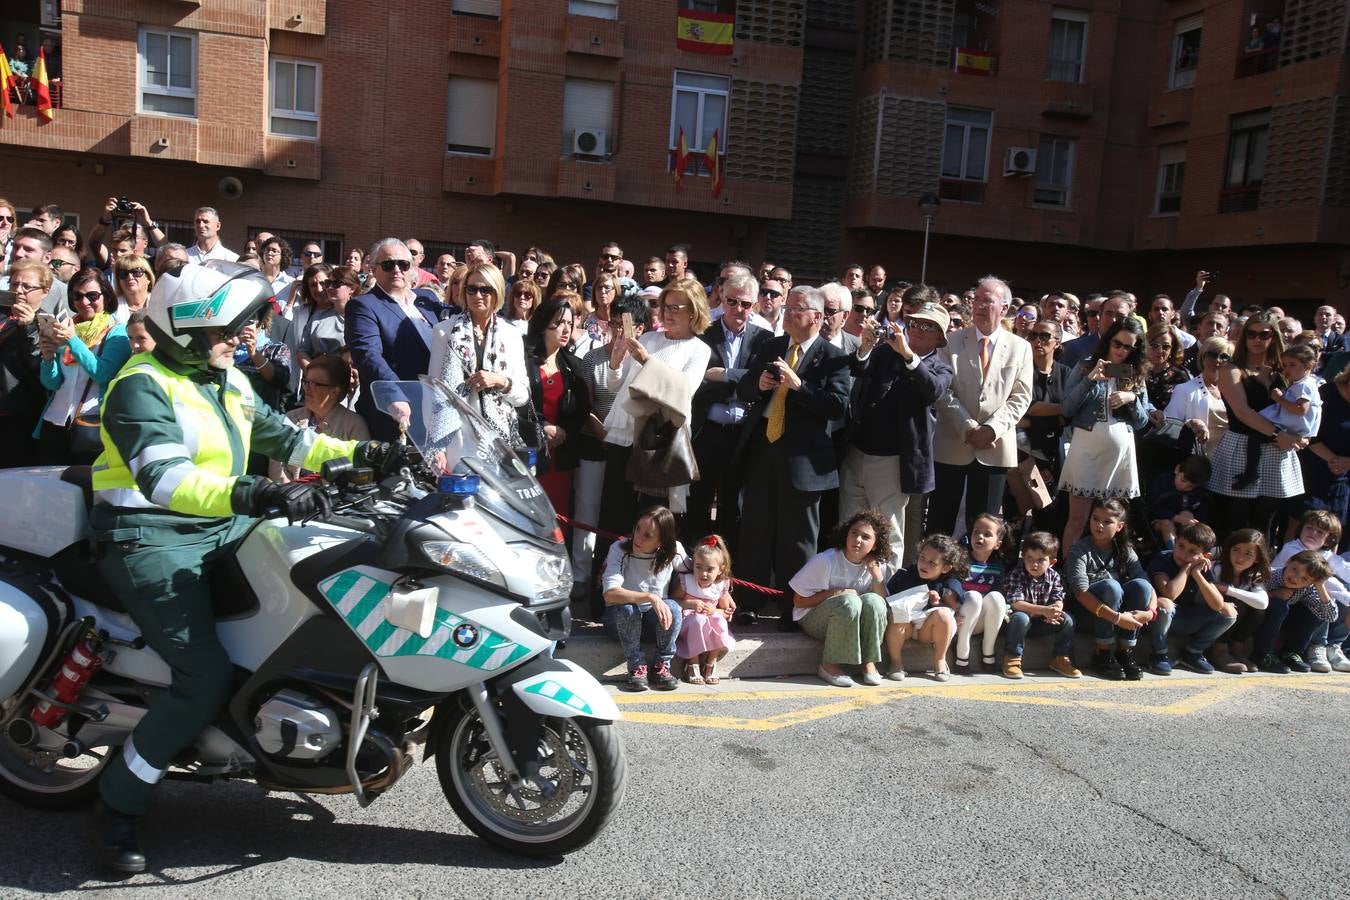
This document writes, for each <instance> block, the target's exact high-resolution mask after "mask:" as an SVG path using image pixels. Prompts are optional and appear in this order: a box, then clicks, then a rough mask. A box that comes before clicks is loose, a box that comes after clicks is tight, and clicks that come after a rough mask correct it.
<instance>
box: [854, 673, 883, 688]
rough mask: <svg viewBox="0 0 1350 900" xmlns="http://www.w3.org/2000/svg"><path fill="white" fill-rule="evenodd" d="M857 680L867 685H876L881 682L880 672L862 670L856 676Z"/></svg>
mask: <svg viewBox="0 0 1350 900" xmlns="http://www.w3.org/2000/svg"><path fill="white" fill-rule="evenodd" d="M858 680H859V681H861V682H862V683H863V684H865V685H867V686H868V687H876V686H877V685H879V684H881V673H880V672H864V673H862V675H860V676H859V677H858Z"/></svg>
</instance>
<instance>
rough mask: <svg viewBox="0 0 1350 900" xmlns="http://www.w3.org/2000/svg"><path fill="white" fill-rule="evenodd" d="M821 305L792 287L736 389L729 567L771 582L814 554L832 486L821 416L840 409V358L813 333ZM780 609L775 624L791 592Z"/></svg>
mask: <svg viewBox="0 0 1350 900" xmlns="http://www.w3.org/2000/svg"><path fill="white" fill-rule="evenodd" d="M824 309H825V300H824V297H823V296H822V295H821V293H820V291H819V290H817V289H816V288H813V287H806V286H804V285H803V286H798V287H794V288H793V289H792V290H791V291H790V292H789V293H788V296H787V304H786V306H785V308H784V312H783V330H784V333H783V334H782V335H781V336H780V337H776V338H774V339H773V340H771V341H765V342H764V343H763V344H761V345H760V348H759V350H758V351H757V352H756V353H755V356H754V357H753V358H752V359H751V360H750V364H749V366H748V368H747V370H746V374H745V377H743V378H742V379H741V381H740V383H739V384H738V385H737V387H736V393H737V396H738V397H739V398H740V400H741V402H742V403H745V404H746V406H747V411H746V415H745V421H746V427H745V428H743V429H742V431H741V435H740V444H739V448H738V449H739V458H740V460H741V462H742V464H743V466H744V478H743V482H742V484H743V491H742V495H741V528H740V541H739V542H738V545H737V551H736V574H737V575H738V576H740V577H742V578H747V579H749V580H751V581H754V582H756V583H758V584H765V585H771V586H773V587H777V588H786V587H787V583H788V581H789V580H790V579H791V578H792V576H793V575H795V574H797V571H798V570H799V569H801V567H802V566H804V565H805V564H806V561H807V560H808V559H810V558H811V556H812V554H814V553H815V552H816V539H817V537H818V536H819V531H820V496H821V493H822V492H824V491H827V490H829V489H831V488H837V487H838V486H839V464H838V460H837V459H836V457H835V452H834V441H833V440H832V439H831V437H830V420H831V419H837V418H840V417H842V416H843V415H844V413H845V411H846V410H847V409H848V391H849V369H848V365H849V357H848V355H847V354H845V353H844V351H843V350H840V349H839V348H838V347H835V346H834V345H832V344H831V343H830V342H829V341H826V340H824V339H823V338H821V337H820V324H821V321H822V319H823V318H824ZM790 596H791V595H790V594H789V595H788V597H790ZM746 599H749V598H748V597H747V598H746ZM779 611H780V614H781V616H782V618H781V619H780V620H779V622H780V624H779V627H780V629H782V630H791V629H793V628H794V627H795V623H794V621H793V618H792V604H791V601H790V599H787V600H783V601H780V603H779Z"/></svg>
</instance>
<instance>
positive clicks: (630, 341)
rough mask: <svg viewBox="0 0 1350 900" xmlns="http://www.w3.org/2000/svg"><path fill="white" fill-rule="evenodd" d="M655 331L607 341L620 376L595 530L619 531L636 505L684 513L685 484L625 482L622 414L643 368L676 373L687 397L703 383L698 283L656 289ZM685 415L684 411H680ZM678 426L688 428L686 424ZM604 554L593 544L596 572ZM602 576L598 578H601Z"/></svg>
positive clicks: (703, 313) (626, 435) (627, 433)
mask: <svg viewBox="0 0 1350 900" xmlns="http://www.w3.org/2000/svg"><path fill="white" fill-rule="evenodd" d="M656 309H657V314H658V315H659V316H660V321H661V325H662V330H661V331H649V332H647V333H645V334H643V335H642V336H641V337H638V338H624V337H622V336H620V335H616V336H615V338H614V340H613V341H612V342H611V343H610V356H609V367H610V369H611V371H613V372H614V373H615V374H617V375H620V376H621V377H622V382H621V383H620V385H619V392H618V394H617V395H616V396H615V398H614V405H613V406H612V407H610V411H609V415H608V416H606V417H605V487H604V491H603V492H602V494H601V496H602V498H603V499H602V501H601V504H600V521H599V523H598V524H599V525H600V527H601V528H603V529H605V530H607V531H611V532H623V531H624V530H625V529H627V528H628V527H629V526H630V525H631V524H632V522H633V520H634V518H635V517H636V516H637V511H638V507H639V501H645V503H647V504H650V503H653V502H657V503H659V502H662V501H663V500H664V501H665V504H666V505H667V506H668V507H669V508H670V509H671V511H673V512H675V513H683V512H684V511H685V501H686V498H687V497H688V494H689V485H687V484H684V485H678V486H676V487H672V488H669V489H666V488H660V489H655V488H649V489H646V490H644V489H643V488H642V486H641V485H634V484H632V483H631V482H630V481H629V480H628V458H629V456H630V455H631V454H632V448H633V439H634V433H633V432H634V424H635V423H634V420H633V416H632V415H631V414H630V413H629V412H628V409H627V400H628V396H629V385H631V384H632V382H633V379H634V378H635V377H636V376H637V374H638V372H640V371H642V369H643V368H644V367H645V366H650V365H661V366H666V367H667V368H669V369H672V370H674V371H676V372H679V373H680V374H681V375H682V376H683V377H684V378H685V380H686V381H687V383H688V386H689V396H690V398H692V397H693V395H694V391H696V390H697V389H698V386H699V385H700V384H701V383H702V382H703V373H704V372H706V371H707V369H708V357H709V355H710V353H711V351H710V350H709V348H708V345H707V344H705V343H704V342H703V341H701V340H699V337H698V336H699V335H700V334H702V333H703V332H704V330H705V329H707V327H708V325H709V324H711V321H712V320H711V318H710V317H709V315H708V297H707V294H705V293H704V291H703V285H701V284H699V283H698V280H697V279H694V278H682V279H680V280H678V281H675V282H672V283H671V284H669V285H667V286H666V287H665V289H663V290H662V291H661V297H660V299H659V300H658V301H657V305H656ZM685 413H686V417H687V415H688V413H689V410H685ZM684 427H685V428H686V429H688V428H689V424H688V422H686V423H685V425H684ZM608 552H609V542H608V541H604V540H597V541H596V548H595V557H594V558H595V562H596V565H597V568H598V567H599V565H600V564H601V563H603V561H604V559H605V554H606V553H608ZM602 577H603V575H602Z"/></svg>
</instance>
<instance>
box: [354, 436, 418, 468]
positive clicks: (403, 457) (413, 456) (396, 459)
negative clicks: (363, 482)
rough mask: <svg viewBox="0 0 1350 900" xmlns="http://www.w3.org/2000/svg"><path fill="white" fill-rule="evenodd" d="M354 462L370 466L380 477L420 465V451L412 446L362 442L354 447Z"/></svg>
mask: <svg viewBox="0 0 1350 900" xmlns="http://www.w3.org/2000/svg"><path fill="white" fill-rule="evenodd" d="M355 461H356V463H357V464H358V465H362V466H370V467H371V468H373V469H374V470H375V471H376V472H378V473H379V474H380V476H381V477H384V476H387V475H392V474H394V473H395V472H397V471H398V470H399V469H402V468H403V467H404V466H409V467H412V466H419V465H421V464H422V451H420V450H418V449H417V448H416V447H414V446H413V445H412V444H387V443H385V442H384V441H363V442H361V443H360V444H358V445H357V447H356V454H355Z"/></svg>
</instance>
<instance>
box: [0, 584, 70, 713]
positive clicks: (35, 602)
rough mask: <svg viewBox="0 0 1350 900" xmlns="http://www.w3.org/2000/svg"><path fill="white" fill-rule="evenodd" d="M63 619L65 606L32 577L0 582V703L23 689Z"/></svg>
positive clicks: (60, 627) (48, 647)
mask: <svg viewBox="0 0 1350 900" xmlns="http://www.w3.org/2000/svg"><path fill="white" fill-rule="evenodd" d="M65 618H66V614H65V607H64V604H63V603H61V602H59V601H58V600H57V599H56V598H55V597H54V596H53V595H50V594H48V593H47V591H46V589H45V588H44V587H43V586H42V585H40V584H38V583H37V582H36V581H34V580H32V579H31V578H25V577H23V576H18V577H15V578H12V579H10V580H5V581H0V700H8V699H9V698H10V697H12V696H13V695H14V694H16V693H18V691H19V690H20V689H21V688H22V687H23V686H24V683H25V682H26V681H27V680H28V677H29V676H30V675H32V674H33V668H34V667H35V666H37V665H38V664H39V663H40V662H41V661H42V660H43V658H44V657H45V656H46V655H47V654H48V653H49V652H50V651H51V645H52V643H53V642H55V641H56V639H57V637H58V636H59V635H60V634H61V629H62V627H63V626H64V624H65Z"/></svg>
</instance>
